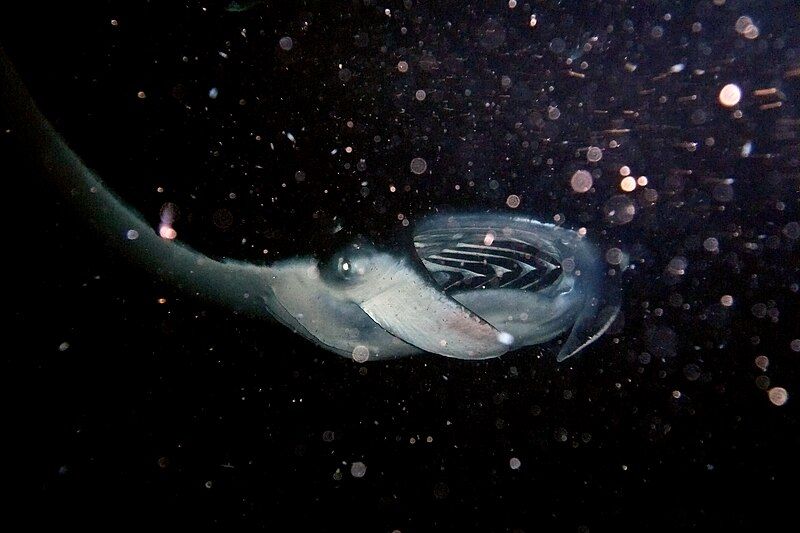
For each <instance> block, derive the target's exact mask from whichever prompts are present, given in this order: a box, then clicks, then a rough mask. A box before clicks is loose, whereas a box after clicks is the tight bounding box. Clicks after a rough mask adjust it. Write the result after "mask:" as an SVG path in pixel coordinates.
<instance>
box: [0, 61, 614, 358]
mask: <svg viewBox="0 0 800 533" xmlns="http://www.w3.org/2000/svg"><path fill="white" fill-rule="evenodd" d="M0 64H2V70H1V71H0V78H2V80H0V84H1V86H0V89H2V94H1V95H0V106H2V107H1V109H2V111H3V113H4V114H5V115H6V116H7V118H8V120H9V121H10V125H11V128H12V134H13V135H15V136H16V137H17V138H18V140H19V141H20V143H21V144H22V145H23V146H25V147H26V148H27V149H28V150H29V152H30V153H29V154H28V155H29V158H30V163H31V165H32V167H33V168H34V170H35V171H36V172H38V173H39V174H41V175H43V176H45V177H46V178H47V179H48V182H49V183H51V184H52V186H54V187H56V188H57V189H58V190H60V192H61V193H62V194H63V195H64V196H65V197H67V198H69V199H70V202H71V204H72V205H73V206H74V207H75V208H76V209H77V210H78V212H79V213H80V214H81V216H82V217H83V218H86V219H87V220H89V221H90V222H91V223H92V225H93V226H94V228H95V229H96V230H97V231H98V232H99V233H100V234H101V235H102V237H103V239H104V240H105V241H107V242H108V243H109V244H110V245H111V246H112V247H113V248H114V249H115V250H116V251H117V253H118V254H120V256H122V257H125V258H127V259H128V260H130V261H131V262H133V263H136V264H139V265H140V266H141V267H143V268H144V269H145V270H146V271H148V272H150V273H152V275H155V276H158V277H160V278H161V279H164V280H166V281H169V282H171V283H173V284H174V285H176V286H177V287H178V288H179V289H181V290H183V291H184V292H186V293H189V294H192V295H195V296H198V297H201V298H205V299H208V300H212V301H215V302H218V303H220V304H222V305H223V306H225V307H227V308H229V309H230V310H231V311H233V312H236V313H244V314H247V315H251V316H256V317H263V318H267V319H272V320H276V321H277V322H279V323H281V324H283V325H284V326H286V327H288V328H290V329H291V330H292V331H294V332H295V333H297V334H299V335H301V336H302V337H304V338H306V339H308V340H309V341H311V342H313V343H315V344H317V345H319V346H321V347H323V348H325V349H327V350H329V351H331V352H334V353H336V354H339V355H343V356H346V357H353V358H354V359H356V360H359V361H362V362H363V361H365V360H382V359H392V358H397V357H402V356H407V355H412V354H417V353H427V354H437V355H441V356H445V357H451V358H455V359H464V360H479V359H488V358H494V357H498V356H500V355H502V354H504V353H506V352H508V351H511V350H516V349H519V348H522V347H525V346H532V345H538V344H542V343H546V342H548V341H553V340H554V339H557V338H560V337H563V340H562V342H561V344H560V346H559V348H558V351H557V355H556V358H557V360H558V361H563V360H565V359H567V358H569V357H571V356H573V355H575V354H576V353H578V352H579V351H581V350H582V349H583V348H585V347H586V346H588V345H589V344H591V343H592V342H594V341H595V340H596V339H597V338H599V337H600V336H601V335H602V334H603V333H604V332H605V331H606V330H607V329H608V327H609V326H610V324H611V323H612V322H613V321H614V319H615V317H616V315H617V313H618V311H619V303H618V297H617V293H618V289H617V288H616V287H615V286H613V284H612V283H611V281H610V279H609V277H608V276H607V275H606V272H605V268H604V263H603V261H602V260H601V258H600V255H599V252H598V249H597V247H596V246H595V245H594V244H592V243H591V242H590V241H589V240H588V239H587V238H585V237H584V236H582V235H579V234H578V233H577V232H575V231H572V230H570V229H567V228H564V227H560V226H557V225H554V224H550V223H545V222H541V221H538V220H535V219H533V218H530V217H526V216H520V215H517V214H511V213H497V212H467V213H450V214H439V215H435V216H429V217H425V218H423V219H422V220H421V221H418V222H417V223H416V224H415V225H414V226H413V228H414V230H413V239H412V240H413V242H411V243H409V244H408V246H406V247H403V246H394V247H392V248H391V249H388V248H385V247H381V246H378V245H376V244H375V243H373V242H370V241H369V240H368V239H366V238H364V237H356V238H354V239H353V241H352V242H349V243H347V244H345V245H344V246H342V247H341V248H340V249H338V250H336V251H334V252H333V253H328V254H326V255H325V256H324V257H316V256H313V255H308V256H298V257H292V258H288V259H283V260H278V261H275V262H273V263H270V264H253V263H247V262H241V261H233V260H215V259H212V258H210V257H208V256H206V255H203V254H202V253H199V252H197V251H195V250H193V249H192V248H190V247H188V246H185V245H183V244H181V243H180V242H176V241H175V240H173V239H170V238H164V237H162V235H161V234H160V233H159V232H157V231H156V230H155V229H154V228H153V227H152V226H151V225H150V224H148V223H147V222H146V221H145V219H144V218H143V217H142V216H141V215H140V214H138V213H137V212H136V211H135V210H134V209H132V208H130V207H129V206H127V205H126V204H125V203H124V202H123V201H122V200H121V199H120V198H118V197H117V196H116V195H115V194H114V192H113V191H111V190H109V189H108V188H107V187H106V186H105V185H104V184H103V182H102V181H101V179H100V178H99V177H98V176H97V175H95V173H93V172H92V171H91V170H90V169H89V168H88V167H87V166H86V165H85V164H84V163H83V162H82V161H81V159H80V158H79V157H78V156H77V155H76V154H75V152H73V151H72V150H71V149H70V148H69V146H68V145H67V143H66V142H65V141H64V139H63V138H62V136H61V135H60V134H59V133H58V132H56V130H55V129H54V128H53V127H52V125H51V124H50V123H49V122H48V121H47V120H46V118H45V117H44V116H43V115H42V114H41V112H40V111H39V110H38V109H37V107H36V105H35V103H34V102H33V100H32V98H31V96H30V95H29V94H28V92H27V90H26V89H25V87H24V85H23V84H22V82H21V81H20V80H19V78H18V76H17V75H16V73H15V71H14V69H13V67H12V65H11V63H10V62H9V60H8V59H7V58H6V57H5V54H4V53H2V51H0Z"/></svg>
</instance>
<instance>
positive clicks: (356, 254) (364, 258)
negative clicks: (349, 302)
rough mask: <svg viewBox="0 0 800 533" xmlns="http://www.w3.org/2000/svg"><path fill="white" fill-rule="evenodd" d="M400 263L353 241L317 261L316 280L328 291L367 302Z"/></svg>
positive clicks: (363, 242) (361, 240) (359, 239)
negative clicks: (337, 291)
mask: <svg viewBox="0 0 800 533" xmlns="http://www.w3.org/2000/svg"><path fill="white" fill-rule="evenodd" d="M400 263H402V259H401V258H398V257H394V256H392V255H390V254H388V253H386V252H384V251H381V250H380V249H378V248H377V247H376V246H375V245H374V244H373V243H371V242H370V241H368V240H367V239H366V238H364V237H356V238H355V239H354V240H353V241H352V242H350V243H348V244H345V245H344V246H340V247H339V248H337V249H335V250H334V251H333V252H331V253H328V254H326V255H325V256H324V257H322V258H320V259H319V262H318V264H317V268H318V269H319V274H320V278H321V279H322V281H323V282H325V283H326V284H327V285H328V286H329V287H330V288H331V289H336V290H339V291H342V292H347V293H348V294H350V295H351V296H354V297H359V298H368V297H370V296H372V295H373V294H375V293H379V292H381V290H382V286H383V284H384V282H383V280H384V279H385V278H386V276H387V274H388V275H390V274H391V272H392V271H393V270H394V269H395V268H396V267H397V266H398V265H399V264H400ZM392 267H395V268H392Z"/></svg>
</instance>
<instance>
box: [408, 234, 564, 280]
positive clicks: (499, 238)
mask: <svg viewBox="0 0 800 533" xmlns="http://www.w3.org/2000/svg"><path fill="white" fill-rule="evenodd" d="M414 246H415V247H416V249H417V253H418V254H419V257H420V259H421V260H422V262H423V264H424V265H425V267H426V268H427V269H428V271H429V272H430V273H431V275H432V276H433V279H434V280H435V281H436V283H437V284H438V285H439V288H440V289H441V290H443V291H445V292H448V293H449V292H453V291H459V290H472V289H498V288H503V289H519V290H531V291H536V290H540V289H543V288H545V287H549V286H550V285H552V284H554V283H556V282H557V281H558V279H559V278H560V277H561V275H562V273H563V269H562V267H561V261H560V260H559V258H558V257H557V254H555V253H548V252H545V251H543V250H542V249H540V248H537V247H536V246H535V245H534V244H533V243H532V242H526V241H525V240H523V239H520V238H519V236H515V237H512V236H509V235H505V234H503V232H497V231H496V230H493V229H491V228H488V227H486V228H468V229H465V231H463V232H459V233H457V234H453V232H451V231H441V230H428V231H424V232H421V233H419V234H417V235H416V236H415V239H414Z"/></svg>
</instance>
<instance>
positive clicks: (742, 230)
mask: <svg viewBox="0 0 800 533" xmlns="http://www.w3.org/2000/svg"><path fill="white" fill-rule="evenodd" d="M407 4H408V5H404V4H403V3H402V2H389V3H380V4H376V3H374V2H361V1H359V2H286V3H279V5H271V4H270V3H264V4H256V5H254V6H253V7H252V8H251V9H249V10H247V11H243V12H240V13H231V12H229V11H226V10H225V9H224V8H225V6H226V5H227V4H226V3H224V2H223V3H216V4H215V3H211V2H208V3H204V2H194V1H190V2H185V3H178V2H175V3H172V2H163V3H161V2H158V3H156V2H152V3H147V2H125V3H122V2H85V3H80V5H62V6H43V5H34V4H29V5H19V6H14V7H13V8H9V10H8V11H7V12H6V13H5V14H4V15H3V18H2V24H1V25H0V30H2V34H0V35H2V37H0V38H1V39H2V40H1V41H0V42H2V44H3V46H4V47H5V48H6V50H7V52H8V54H9V56H10V57H11V58H12V60H14V61H15V64H16V66H17V68H18V70H19V71H20V74H21V75H22V77H23V78H24V79H25V80H26V82H28V84H29V87H30V90H31V92H32V93H33V95H34V97H35V99H36V100H37V102H38V103H39V105H40V106H41V107H42V109H43V111H44V113H45V114H46V115H47V116H48V118H49V119H50V120H51V121H52V122H53V123H54V125H55V126H56V128H57V129H58V130H59V131H61V132H62V133H63V134H64V136H65V138H66V139H67V141H68V142H69V143H70V145H71V146H72V147H73V148H74V149H75V151H76V152H77V153H78V154H80V155H81V157H83V158H84V160H85V161H86V162H87V164H88V165H89V166H90V167H92V168H93V169H95V170H96V171H97V173H98V174H99V175H100V176H101V177H102V178H103V179H104V180H105V181H106V182H108V183H109V184H110V185H111V186H112V188H114V189H115V190H116V191H118V192H119V194H120V195H121V196H122V197H123V198H125V199H126V201H128V202H129V203H130V204H131V205H133V206H135V207H136V208H137V209H138V210H139V211H141V212H142V213H143V215H144V216H145V217H146V218H148V220H150V221H152V223H153V225H154V227H155V226H156V225H157V223H158V220H159V211H160V209H161V208H162V206H163V205H164V204H165V203H166V202H171V203H173V204H174V205H176V206H177V208H178V212H179V218H178V220H177V221H176V223H175V228H176V230H177V231H178V237H179V239H180V240H182V241H184V242H187V243H188V244H190V245H191V246H193V247H195V248H197V249H199V250H200V251H203V252H204V253H207V254H209V255H213V256H217V257H222V256H224V257H234V258H237V259H246V260H251V261H254V262H263V261H265V260H266V261H271V260H275V259H278V258H281V257H289V256H293V255H298V254H309V253H319V252H320V251H323V250H325V249H327V248H329V247H330V246H332V245H333V244H334V243H335V242H338V240H339V239H346V238H348V237H350V236H352V235H356V234H366V235H368V236H369V237H370V238H372V239H373V240H375V241H377V242H380V243H383V244H384V245H387V246H397V245H398V244H397V243H402V242H406V241H407V240H408V239H409V235H410V232H411V231H412V230H413V223H414V220H417V219H419V218H420V217H422V216H424V215H425V214H427V213H430V212H432V211H434V210H436V211H447V210H458V209H469V210H477V209H489V210H493V211H500V212H506V211H511V209H509V208H508V207H507V205H506V200H507V198H508V196H509V195H511V194H515V195H518V196H519V197H520V198H521V204H520V206H519V207H518V208H517V209H516V212H521V213H525V214H530V215H532V216H536V217H540V218H542V219H544V220H554V217H556V216H558V217H560V218H559V219H557V220H561V221H565V224H566V225H567V226H569V227H572V228H578V227H586V228H587V230H588V233H589V235H590V237H591V238H592V239H593V240H594V241H596V242H598V243H599V245H600V246H601V249H602V250H603V252H604V253H605V251H607V250H608V249H609V248H612V247H618V248H620V249H621V250H623V251H625V252H626V253H628V254H630V257H631V262H632V263H633V264H634V265H635V266H636V268H635V269H634V270H631V271H628V272H627V273H626V274H625V276H626V277H625V282H624V287H625V300H624V301H625V303H624V306H623V313H622V318H621V319H620V320H619V321H618V322H617V323H616V324H615V325H614V326H613V327H612V329H611V331H610V332H609V333H608V334H607V335H606V336H604V337H603V338H602V339H601V340H600V341H598V342H597V343H595V344H594V345H593V346H592V347H591V348H590V349H589V350H587V351H586V352H584V353H582V354H580V356H579V357H577V358H575V359H573V360H570V361H569V362H568V363H567V364H561V365H559V364H556V363H555V361H554V357H553V351H552V347H547V346H545V347H542V348H540V347H534V348H529V349H525V350H521V351H519V352H516V353H513V354H508V355H506V356H504V357H502V358H501V359H497V360H492V361H487V362H480V363H465V362H461V361H451V360H447V359H444V358H439V357H433V356H418V357H413V358H409V359H405V360H400V361H394V362H386V363H368V364H366V365H359V364H357V363H354V362H353V361H350V360H347V359H343V358H339V357H337V356H335V355H332V354H330V353H327V352H324V351H322V350H320V349H318V348H316V347H315V346H312V345H311V344H309V343H308V342H306V341H303V340H301V339H300V338H299V337H296V336H294V335H293V334H292V333H291V332H289V331H288V330H285V329H283V328H280V327H278V326H275V325H273V324H271V323H267V322H256V321H245V320H241V319H238V318H235V317H232V316H231V315H229V314H227V313H226V312H225V311H224V310H221V309H217V308H215V307H213V306H211V305H209V304H208V303H206V302H198V301H195V300H192V299H187V298H185V297H184V295H182V294H180V293H176V292H175V291H174V290H173V289H172V288H170V287H169V286H167V285H165V284H163V283H160V282H159V280H157V279H153V278H152V277H149V276H148V275H146V274H145V273H142V272H140V271H138V270H134V269H132V268H130V267H129V266H128V265H126V264H124V263H123V262H121V260H120V259H119V258H117V257H114V256H112V255H110V254H109V253H108V252H106V251H105V249H104V248H103V246H102V243H100V242H99V241H97V240H95V239H94V238H93V236H92V234H91V231H90V229H89V228H87V227H86V226H85V225H83V224H82V223H81V221H80V220H76V219H75V218H74V217H73V216H72V215H71V214H70V211H69V209H68V206H67V205H66V204H65V202H64V199H63V198H57V197H56V196H55V194H54V193H52V192H50V191H49V190H48V187H47V184H46V183H43V182H42V180H41V179H37V178H40V177H37V176H32V175H30V172H27V173H26V171H25V168H24V166H21V165H20V164H19V161H18V159H19V158H18V157H15V156H16V155H17V154H18V153H19V151H20V150H21V149H24V147H19V146H16V145H14V143H13V137H10V136H9V135H8V134H5V135H4V137H3V146H4V147H6V148H11V151H9V152H6V154H7V155H6V156H4V161H3V165H4V171H3V174H4V177H5V178H6V187H7V189H6V205H5V210H4V211H5V212H6V215H7V221H6V224H5V227H6V236H7V237H8V238H10V241H11V242H10V243H9V244H8V245H7V249H6V250H7V252H6V257H7V258H8V259H9V264H10V265H11V266H12V267H13V273H12V274H9V276H8V279H9V281H10V283H9V286H8V288H9V291H7V301H8V302H9V303H10V304H11V314H12V322H11V328H10V331H9V333H10V335H9V336H8V337H7V340H6V344H7V349H6V350H4V352H5V354H4V356H3V361H4V363H5V365H4V366H5V370H4V371H3V375H4V377H5V378H7V379H9V381H10V382H11V386H10V387H8V388H6V390H7V391H8V392H9V393H10V394H9V398H10V399H9V400H8V401H7V402H6V407H7V408H8V409H7V410H8V412H9V418H8V421H9V422H8V424H7V425H6V429H5V433H6V436H5V440H7V441H9V442H10V443H11V444H12V445H13V448H14V450H15V452H14V453H13V454H10V455H9V456H8V462H9V465H10V470H11V472H12V474H13V476H12V478H11V479H12V480H13V483H11V484H10V485H9V486H10V487H12V490H13V492H14V493H16V495H17V496H18V497H19V498H20V500H21V501H22V502H24V503H25V506H24V507H17V509H19V510H22V509H24V512H21V513H20V516H21V517H23V519H24V520H29V521H31V522H33V523H39V522H43V523H48V524H52V525H59V526H64V527H66V526H73V525H92V526H100V525H104V524H106V525H109V524H119V523H129V522H133V523H137V524H141V525H148V526H155V525H159V526H163V525H172V526H177V527H181V528H182V529H183V528H187V529H188V528H189V527H201V528H210V527H217V528H219V529H223V530H232V529H255V528H262V529H267V530H272V529H276V530H281V531H282V530H286V529H296V530H306V529H309V530H338V529H342V528H346V529H351V530H365V531H387V532H389V531H393V530H400V531H403V532H407V531H429V530H434V529H436V530H451V529H460V530H468V531H526V532H528V531H537V530H544V531H548V530H566V531H606V530H609V529H612V528H614V529H623V530H625V529H633V528H642V527H644V528H647V529H650V530H660V529H671V530H675V529H677V530H685V529H699V530H709V529H712V528H713V529H716V528H717V527H724V528H726V529H733V530H752V529H754V528H755V529H762V528H764V529H765V528H766V527H768V526H770V525H774V524H778V523H779V522H781V520H782V519H783V518H786V517H791V516H792V514H793V513H792V511H793V509H792V507H791V505H792V503H793V502H792V500H793V497H794V495H795V494H796V486H797V482H798V479H799V478H798V474H800V472H798V468H797V466H796V463H797V462H798V461H797V459H796V455H797V449H798V445H799V444H800V425H799V423H798V417H797V414H796V407H795V404H796V400H797V396H798V395H800V386H799V385H800V379H799V377H800V374H799V373H798V362H799V361H800V359H799V358H800V353H798V351H797V350H793V349H792V348H791V346H792V345H791V343H792V341H793V340H794V339H798V338H800V326H798V323H800V314H799V313H798V309H800V303H799V302H798V283H800V279H799V278H800V276H798V268H800V257H799V254H798V232H800V229H798V226H797V221H798V219H799V218H800V214H799V209H800V205H798V204H799V202H800V195H799V194H798V190H799V189H800V174H799V173H798V167H799V166H800V162H799V161H798V154H799V153H800V150H798V140H797V135H798V130H800V114H798V105H797V98H798V85H799V84H800V75H798V74H792V72H794V71H796V70H797V69H798V68H800V22H799V21H800V8H798V6H797V5H796V4H795V3H794V2H735V1H730V0H729V1H727V2H725V3H724V5H721V6H718V5H715V3H713V2H710V1H707V2H691V3H690V2H657V1H651V2H587V3H581V4H580V6H578V4H577V3H569V2H561V3H558V2H531V3H525V2H522V1H520V2H519V3H518V5H517V6H516V7H515V8H514V9H510V8H509V6H508V3H507V2H488V3H477V2H476V3H475V4H467V3H463V2H436V3H424V2H419V3H418V2H414V3H411V2H407ZM417 4H419V5H417ZM385 9H390V10H391V15H390V16H387V15H386V13H385V11H384V10H385ZM531 14H535V15H536V20H537V22H536V25H535V26H534V27H531V26H530V18H531ZM667 14H669V15H670V17H669V20H666V19H665V15H667ZM742 16H749V17H751V19H752V23H753V24H754V25H755V26H757V27H758V29H759V35H758V36H757V37H756V38H747V37H745V36H744V35H742V34H740V33H739V32H737V30H736V29H735V28H736V23H737V20H739V19H740V17H742ZM112 20H115V21H117V23H116V25H114V24H112V22H111V21H112ZM695 23H699V24H700V26H699V28H698V27H696V26H695V28H697V30H696V31H695V30H694V29H693V24H695ZM402 28H406V31H405V32H404V31H403V30H402ZM243 30H245V31H244V32H243ZM285 36H289V37H291V38H292V47H291V49H290V50H284V49H282V48H281V46H280V44H279V42H280V39H281V38H282V37H285ZM593 37H597V39H596V40H592V38H593ZM586 43H592V47H591V49H590V50H586V49H585V46H584V45H585V44H586ZM220 52H222V53H223V54H224V55H225V56H226V57H223V55H221V54H220ZM184 57H185V58H186V59H184ZM570 57H573V58H574V59H573V61H572V63H571V64H567V63H568V61H567V60H568V58H570ZM399 61H406V62H407V63H408V65H409V68H408V72H405V73H401V72H399V71H398V67H397V64H398V62H399ZM582 61H586V63H587V66H586V67H585V68H582V67H581V65H580V63H581V62H582ZM340 65H341V67H340ZM626 65H628V66H627V67H626ZM675 65H683V67H682V68H681V67H675ZM634 66H635V68H633V67H634ZM670 69H672V71H671V70H670ZM699 70H702V71H704V73H702V74H701V73H698V72H697V71H699ZM570 72H572V74H571V73H570ZM576 73H577V74H582V75H583V77H580V76H576V75H575V74H576ZM504 77H507V78H508V80H504ZM728 83H735V84H737V85H738V86H739V87H740V88H741V90H742V94H743V96H742V100H741V102H740V104H739V105H737V106H734V107H730V108H729V107H725V106H723V105H721V104H720V103H719V101H718V94H719V92H720V90H721V88H722V87H723V86H724V85H726V84H728ZM772 87H774V88H776V89H777V92H776V93H773V94H771V95H767V96H757V95H755V94H754V91H756V90H758V89H763V88H772ZM212 88H216V89H217V91H218V94H217V96H216V98H213V99H212V98H210V97H209V91H210V90H211V89H212ZM420 89H422V90H424V91H425V93H426V95H425V98H424V100H418V99H417V98H416V96H415V94H416V91H418V90H420ZM140 91H142V92H143V93H144V98H141V97H139V96H138V93H139V92H140ZM777 102H780V104H781V105H780V106H774V105H772V104H775V103H777ZM765 106H766V107H765ZM553 109H557V110H558V112H553ZM737 109H738V110H741V111H742V116H741V117H736V116H734V113H735V111H736V110H737ZM348 121H351V122H352V126H350V125H348ZM610 130H614V132H609V131H610ZM622 130H627V131H622ZM3 131H5V128H3ZM287 132H288V133H290V134H291V135H292V136H293V137H294V138H295V141H294V142H293V141H292V140H290V138H289V137H288V136H287V135H286V133H287ZM257 136H258V137H259V138H260V139H256V137H257ZM709 139H713V141H709ZM612 142H616V143H617V144H618V146H617V147H616V148H614V147H612V146H611V143H612ZM692 142H696V143H697V145H696V146H692V145H691V144H688V143H692ZM748 142H750V143H751V146H752V149H751V151H750V153H749V155H748V156H747V157H745V156H744V152H743V146H745V145H746V143H748ZM270 143H272V147H271V146H270ZM348 146H349V147H352V153H347V151H346V150H345V148H346V147H348ZM589 146H598V147H602V148H603V158H602V159H601V160H600V161H599V162H597V163H589V162H587V160H586V151H585V150H586V148H587V147H589ZM334 149H336V153H335V154H332V153H331V152H332V151H333V150H334ZM415 157H421V158H423V159H425V161H426V162H427V170H426V172H425V173H424V174H422V175H416V174H414V173H412V172H410V170H409V165H410V162H411V160H412V159H413V158H415ZM623 165H624V166H629V167H630V169H631V171H632V175H633V176H647V178H648V183H647V186H644V187H638V188H637V190H636V191H634V192H631V193H628V194H623V193H622V191H621V190H620V188H619V182H620V178H621V176H620V174H619V169H620V167H621V166H623ZM581 169H586V170H588V171H590V172H593V173H594V185H595V187H594V190H593V191H590V192H589V193H586V194H578V193H575V192H574V191H572V189H571V187H570V176H572V175H573V173H574V172H575V171H576V170H581ZM298 172H300V173H302V174H298ZM299 178H301V179H299ZM726 180H729V181H726ZM392 186H393V187H394V188H395V192H390V187H392ZM456 186H458V189H456ZM158 187H162V188H163V192H157V188H158ZM620 197H622V198H623V200H620V199H619V198H620ZM614 202H627V203H626V204H625V205H632V206H634V208H635V215H634V216H633V218H632V220H631V221H630V222H628V223H624V224H621V223H620V221H619V220H616V219H615V218H614V216H609V214H608V212H609V206H613V205H615V204H614ZM399 214H402V215H403V217H402V218H403V219H407V220H410V222H411V223H410V225H408V226H404V225H403V220H401V219H400V217H398V215H399ZM334 217H335V220H334ZM338 221H341V222H342V224H343V225H344V230H343V232H340V233H339V234H337V235H335V236H332V235H331V234H330V231H329V230H330V228H331V227H332V226H334V225H335V224H336V223H337V222H338ZM712 237H713V238H714V239H717V242H718V248H719V250H718V251H709V250H708V248H707V247H706V245H705V243H706V242H707V239H709V238H712ZM264 250H267V253H266V254H265V253H264ZM676 259H677V260H678V261H683V262H684V263H685V264H686V265H687V267H686V269H685V270H686V272H685V273H684V274H676V273H675V271H674V270H675V269H674V268H673V269H672V272H671V271H670V266H669V265H670V264H673V265H674V263H671V261H673V260H676ZM12 261H13V262H12ZM726 295H729V296H732V298H733V305H730V306H727V305H723V304H722V303H721V302H722V300H721V298H722V297H723V296H726ZM162 298H163V299H165V300H166V303H163V304H160V303H159V299H162ZM65 343H66V344H65ZM758 356H766V357H767V358H768V360H769V366H768V367H767V369H766V371H764V370H761V369H760V368H759V367H758V366H756V362H755V360H756V357H758ZM774 387H783V388H785V389H786V390H787V391H788V394H789V400H788V402H786V404H785V405H782V406H776V405H774V404H773V403H771V402H770V399H769V396H768V393H767V391H768V390H770V389H772V388H774ZM512 458H516V459H518V460H519V461H520V463H521V466H520V467H519V468H518V469H512V468H511V467H510V461H511V460H512ZM356 462H361V463H363V464H364V465H366V468H367V469H366V474H365V475H364V476H363V477H355V476H353V475H352V473H351V467H352V465H353V463H356ZM9 516H11V515H9ZM287 521H288V522H287ZM284 523H288V524H290V525H287V526H283V525H279V524H284Z"/></svg>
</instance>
